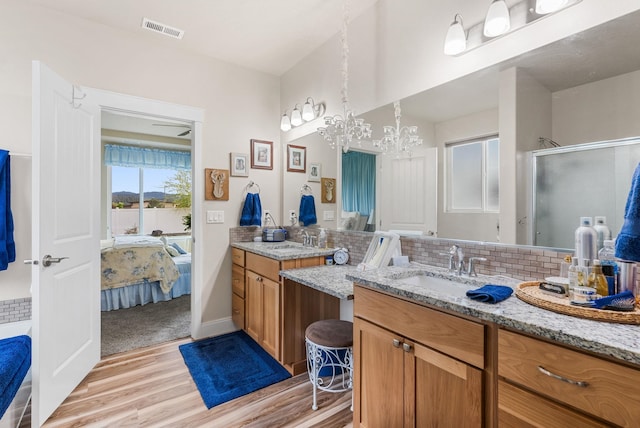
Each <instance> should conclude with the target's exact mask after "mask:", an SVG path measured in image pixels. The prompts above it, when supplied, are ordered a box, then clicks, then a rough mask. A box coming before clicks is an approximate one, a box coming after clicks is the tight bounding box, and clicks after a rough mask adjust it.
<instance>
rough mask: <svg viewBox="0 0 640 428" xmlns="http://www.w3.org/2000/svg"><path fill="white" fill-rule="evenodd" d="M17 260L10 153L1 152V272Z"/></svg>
mask: <svg viewBox="0 0 640 428" xmlns="http://www.w3.org/2000/svg"><path fill="white" fill-rule="evenodd" d="M15 260H16V244H15V242H14V241H13V216H12V215H11V171H10V168H9V152H8V151H6V150H0V270H6V269H7V268H8V267H9V263H11V262H14V261H15Z"/></svg>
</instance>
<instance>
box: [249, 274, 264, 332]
mask: <svg viewBox="0 0 640 428" xmlns="http://www.w3.org/2000/svg"><path fill="white" fill-rule="evenodd" d="M260 278H261V277H260V276H259V275H257V274H256V273H255V272H251V271H249V270H248V271H247V272H246V279H247V283H246V284H245V285H246V287H245V328H246V332H247V334H248V335H249V336H251V337H252V338H253V340H255V341H256V342H258V343H260V341H261V337H262V317H263V314H262V283H261V282H260Z"/></svg>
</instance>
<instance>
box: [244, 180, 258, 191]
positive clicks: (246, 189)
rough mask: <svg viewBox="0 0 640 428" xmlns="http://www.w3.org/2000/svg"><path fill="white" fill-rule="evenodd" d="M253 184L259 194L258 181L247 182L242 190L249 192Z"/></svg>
mask: <svg viewBox="0 0 640 428" xmlns="http://www.w3.org/2000/svg"><path fill="white" fill-rule="evenodd" d="M253 186H255V187H257V188H258V194H260V186H258V183H255V182H253V181H250V182H249V184H247V186H246V187H245V188H244V191H245V192H246V193H249V190H251V188H252V187H253Z"/></svg>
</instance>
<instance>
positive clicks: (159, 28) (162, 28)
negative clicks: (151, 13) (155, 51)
mask: <svg viewBox="0 0 640 428" xmlns="http://www.w3.org/2000/svg"><path fill="white" fill-rule="evenodd" d="M142 28H145V29H147V30H149V31H153V32H155V33H160V34H164V35H165V36H169V37H173V38H174V39H182V36H184V30H179V29H177V28H174V27H169V26H168V25H164V24H161V23H159V22H157V21H152V20H150V19H147V18H142Z"/></svg>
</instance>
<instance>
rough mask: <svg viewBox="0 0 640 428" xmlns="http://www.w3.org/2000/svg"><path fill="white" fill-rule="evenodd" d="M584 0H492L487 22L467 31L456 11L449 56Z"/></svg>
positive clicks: (446, 47)
mask: <svg viewBox="0 0 640 428" xmlns="http://www.w3.org/2000/svg"><path fill="white" fill-rule="evenodd" d="M581 1H582V0H518V1H517V2H516V3H514V4H513V5H512V6H511V7H508V6H507V4H506V2H505V0H492V2H491V5H490V6H489V10H488V11H487V15H486V17H485V19H484V21H482V22H479V23H477V24H474V25H472V26H471V27H469V28H468V30H467V31H466V33H465V29H464V27H463V26H462V18H461V17H460V14H456V15H455V17H454V20H453V23H451V25H450V26H449V29H448V30H447V35H446V37H445V41H444V53H445V54H446V55H459V54H462V53H465V52H469V51H471V50H473V49H475V48H477V47H479V46H482V45H483V44H485V43H488V42H490V41H492V40H496V39H499V38H500V37H502V36H504V35H506V34H509V33H513V32H514V31H516V30H519V29H520V28H523V27H526V26H527V25H529V24H531V23H532V22H535V21H537V20H539V19H542V18H544V17H546V16H550V15H552V14H554V13H556V12H560V11H562V10H564V9H567V8H569V7H571V6H574V5H576V4H578V3H580V2H581Z"/></svg>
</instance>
